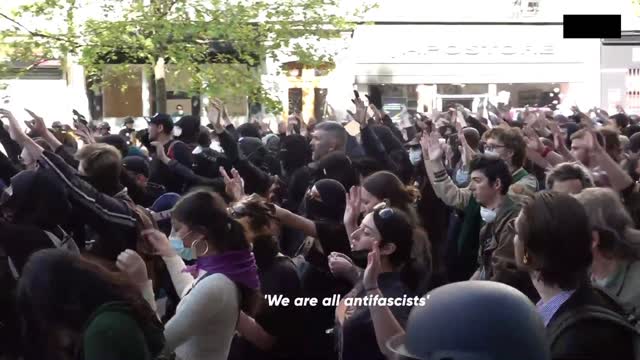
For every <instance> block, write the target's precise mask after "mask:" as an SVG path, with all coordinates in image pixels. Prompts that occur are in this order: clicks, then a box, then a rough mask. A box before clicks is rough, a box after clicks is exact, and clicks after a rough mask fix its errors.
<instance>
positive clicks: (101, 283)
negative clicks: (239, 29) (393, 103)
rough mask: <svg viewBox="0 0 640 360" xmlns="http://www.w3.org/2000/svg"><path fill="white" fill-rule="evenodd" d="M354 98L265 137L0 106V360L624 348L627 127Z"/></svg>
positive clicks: (639, 212)
mask: <svg viewBox="0 0 640 360" xmlns="http://www.w3.org/2000/svg"><path fill="white" fill-rule="evenodd" d="M352 102H353V104H354V105H355V111H354V112H350V116H351V119H350V121H351V124H348V125H346V124H343V123H339V122H333V121H328V120H325V121H318V122H316V121H315V120H313V119H307V121H304V120H303V119H301V118H300V116H298V115H294V116H292V117H290V118H289V119H288V121H287V122H283V123H281V124H280V125H279V126H278V131H277V132H275V133H274V132H272V131H271V130H270V129H269V128H268V127H267V126H264V124H260V123H258V122H247V123H244V124H242V125H239V126H237V127H236V126H235V125H234V124H233V123H232V121H231V119H230V117H229V115H228V113H227V110H226V107H225V106H224V104H222V103H221V102H220V101H213V102H212V103H211V104H210V105H209V107H208V108H207V110H206V117H203V118H202V120H204V119H206V120H208V121H207V122H206V123H201V119H200V118H198V117H195V116H190V115H184V113H183V112H181V111H180V110H181V109H177V110H178V112H176V113H174V114H171V115H169V114H156V115H155V116H153V117H152V118H151V119H150V120H149V121H148V127H147V128H145V129H134V121H133V119H132V118H128V119H126V121H125V122H124V124H125V127H124V128H123V129H122V130H121V131H120V132H119V133H118V134H117V135H112V134H111V133H110V127H109V125H108V124H106V123H103V124H101V125H98V126H96V125H93V124H90V123H87V122H86V121H85V120H84V118H83V117H82V116H81V115H80V114H78V113H77V112H74V118H73V120H72V126H70V125H65V124H63V122H64V121H62V122H60V121H55V122H53V123H52V126H51V128H47V126H46V125H45V121H44V119H43V118H42V117H41V116H39V115H37V114H34V113H33V112H31V111H29V110H26V111H27V113H28V114H29V116H30V119H29V120H28V121H26V122H25V123H24V124H25V125H26V128H25V127H24V126H22V124H20V123H19V122H18V119H17V118H16V115H14V114H13V113H11V112H10V111H8V110H5V109H0V119H2V121H3V126H0V142H1V144H2V146H3V148H4V149H5V152H4V153H3V152H0V188H1V190H2V196H1V197H0V209H1V210H2V217H1V219H0V249H1V251H2V256H0V281H2V285H3V288H4V291H3V292H2V295H1V296H0V299H1V301H2V303H3V306H2V307H1V309H2V310H1V311H0V358H2V359H25V360H30V359H54V360H58V359H60V360H62V359H90V360H96V359H104V360H115V359H119V360H134V359H135V360H144V359H148V360H150V359H171V358H175V359H181V360H205V359H207V360H213V359H216V360H224V359H232V360H235V359H258V360H259V359H269V360H289V359H311V360H314V359H317V360H334V359H342V360H362V359H367V360H373V359H395V358H416V359H454V360H455V359H485V360H489V359H493V360H498V359H536V360H537V359H635V358H637V357H638V355H640V354H637V353H636V343H637V342H638V339H640V338H639V336H640V335H638V334H640V333H638V332H637V330H636V319H637V318H638V316H639V315H640V262H639V259H640V230H637V227H638V225H639V224H640V187H638V180H639V179H640V166H639V163H640V162H639V158H640V121H639V120H640V119H638V118H637V117H635V116H629V115H627V114H626V113H624V111H623V110H622V109H619V113H617V114H614V115H612V116H609V114H607V113H606V112H604V111H602V110H600V109H593V110H590V111H589V112H588V114H589V115H587V114H585V113H583V112H582V111H580V109H578V108H573V109H572V110H573V115H571V116H568V117H566V116H563V115H560V114H558V113H557V112H553V111H549V110H548V109H529V108H527V109H525V111H523V112H521V113H519V114H518V115H517V116H515V118H514V116H512V112H509V111H508V109H507V108H505V107H503V106H500V108H498V107H495V106H488V107H487V110H488V111H487V112H484V113H485V114H486V115H485V117H483V116H482V113H471V112H470V111H469V110H467V109H465V108H464V107H462V106H460V105H457V104H452V105H451V107H450V108H448V109H447V111H446V112H437V111H433V112H431V113H429V114H427V113H421V112H416V113H415V114H412V120H411V122H410V124H409V125H410V126H405V127H404V128H402V129H401V128H399V126H398V125H397V124H396V123H394V122H393V121H392V119H391V118H390V117H389V115H388V114H385V113H384V112H383V111H381V110H380V109H378V108H377V107H376V106H375V105H374V104H366V103H365V100H364V99H361V98H360V96H359V94H358V93H357V92H355V97H354V99H353V100H352ZM69 122H70V123H71V121H69ZM354 124H355V126H354ZM345 125H346V126H345ZM354 128H355V129H356V130H355V131H354ZM347 129H349V130H347ZM284 298H286V299H289V300H290V304H289V305H283V304H282V303H278V304H276V303H274V302H273V299H284ZM305 298H306V299H309V298H315V299H318V302H319V303H318V304H317V305H315V306H312V305H309V304H308V303H305V304H303V306H295V305H294V304H293V301H294V299H305ZM323 299H330V300H331V301H329V302H327V303H323ZM385 299H386V301H381V300H385ZM389 300H391V301H389Z"/></svg>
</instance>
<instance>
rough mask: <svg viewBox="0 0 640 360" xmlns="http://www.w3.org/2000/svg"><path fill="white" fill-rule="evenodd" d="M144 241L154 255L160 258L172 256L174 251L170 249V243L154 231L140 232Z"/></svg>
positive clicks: (163, 235)
mask: <svg viewBox="0 0 640 360" xmlns="http://www.w3.org/2000/svg"><path fill="white" fill-rule="evenodd" d="M142 236H143V237H144V239H145V240H146V241H147V242H148V243H149V245H151V246H152V247H153V249H154V250H155V251H156V252H155V253H156V254H157V255H160V256H167V257H170V256H174V255H176V251H175V250H174V249H173V248H172V247H171V243H170V242H169V239H168V238H167V236H166V235H165V234H164V233H163V232H161V231H159V230H156V229H149V230H144V231H143V232H142Z"/></svg>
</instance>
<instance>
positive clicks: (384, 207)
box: [373, 202, 395, 220]
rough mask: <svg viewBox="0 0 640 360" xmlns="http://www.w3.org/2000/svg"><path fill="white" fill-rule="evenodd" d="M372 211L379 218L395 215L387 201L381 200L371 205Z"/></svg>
mask: <svg viewBox="0 0 640 360" xmlns="http://www.w3.org/2000/svg"><path fill="white" fill-rule="evenodd" d="M373 211H376V212H377V213H378V216H380V218H381V219H385V220H386V219H388V218H390V217H392V216H394V215H395V211H393V209H392V208H391V207H390V206H389V204H388V203H387V202H381V203H379V204H378V205H376V206H374V207H373Z"/></svg>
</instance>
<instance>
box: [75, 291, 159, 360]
mask: <svg viewBox="0 0 640 360" xmlns="http://www.w3.org/2000/svg"><path fill="white" fill-rule="evenodd" d="M163 330H164V329H163V327H162V324H161V323H160V322H159V321H155V322H143V321H142V320H138V319H136V317H135V315H134V314H133V312H132V310H131V308H130V306H129V305H128V304H126V303H120V302H111V303H106V304H104V305H102V306H100V307H99V308H98V309H97V310H96V311H95V313H94V314H93V315H92V316H91V319H90V320H89V321H88V325H87V328H86V329H85V331H84V333H83V339H82V354H81V357H80V359H87V360H89V359H91V360H111V359H120V360H152V359H155V358H156V357H157V356H158V354H160V351H161V350H162V348H163V347H164V342H165V339H164V333H163Z"/></svg>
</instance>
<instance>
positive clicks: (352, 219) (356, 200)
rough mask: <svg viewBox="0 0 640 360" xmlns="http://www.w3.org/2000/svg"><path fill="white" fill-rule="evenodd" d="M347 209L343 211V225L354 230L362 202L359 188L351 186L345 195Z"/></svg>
mask: <svg viewBox="0 0 640 360" xmlns="http://www.w3.org/2000/svg"><path fill="white" fill-rule="evenodd" d="M346 197H347V207H346V209H345V211H344V223H345V225H351V226H353V227H354V228H355V227H357V225H358V215H360V211H361V208H362V200H361V196H360V187H359V186H352V187H351V189H349V192H348V193H347V194H346Z"/></svg>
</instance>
